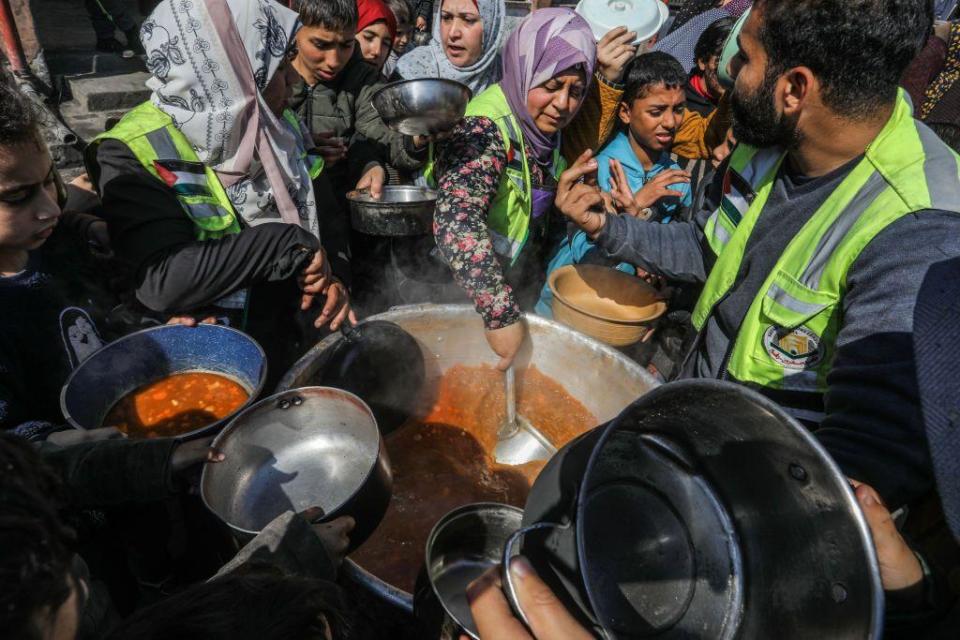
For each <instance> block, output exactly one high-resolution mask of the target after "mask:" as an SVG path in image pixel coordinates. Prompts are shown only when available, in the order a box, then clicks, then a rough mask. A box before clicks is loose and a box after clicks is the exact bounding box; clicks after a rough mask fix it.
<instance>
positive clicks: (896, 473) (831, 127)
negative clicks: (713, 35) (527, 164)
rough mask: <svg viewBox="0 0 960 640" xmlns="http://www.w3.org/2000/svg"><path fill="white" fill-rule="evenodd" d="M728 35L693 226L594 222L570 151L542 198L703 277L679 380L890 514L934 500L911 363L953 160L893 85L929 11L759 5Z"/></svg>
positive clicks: (954, 227) (949, 205) (907, 0)
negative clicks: (869, 490)
mask: <svg viewBox="0 0 960 640" xmlns="http://www.w3.org/2000/svg"><path fill="white" fill-rule="evenodd" d="M753 7H754V8H753V13H752V15H750V17H749V19H748V20H747V22H746V23H745V25H744V28H743V30H742V32H741V33H740V37H739V44H740V53H739V54H738V56H737V58H736V59H735V60H734V65H735V67H739V73H738V75H737V79H736V85H735V87H734V89H733V96H732V100H733V106H734V113H735V127H734V133H735V136H736V138H737V140H739V141H740V145H739V146H738V147H737V148H736V149H735V150H734V152H733V153H732V155H731V156H730V158H729V159H728V161H727V163H726V164H725V165H723V166H721V167H720V170H719V171H718V172H717V178H716V180H715V181H714V183H713V184H712V185H711V188H710V189H709V190H708V191H709V193H708V194H707V197H706V198H705V204H704V207H703V208H702V210H700V211H699V212H698V213H696V215H695V216H694V219H693V220H692V221H691V222H689V223H686V224H684V223H678V224H670V225H661V224H648V223H646V222H643V221H641V220H637V219H634V218H632V217H630V216H617V215H606V214H605V213H603V207H602V204H601V199H600V195H599V193H598V192H597V190H596V188H595V187H591V186H589V185H588V184H586V183H578V181H579V179H580V178H581V177H582V176H586V175H587V174H590V173H592V172H594V171H596V163H595V161H594V160H592V159H591V158H590V157H589V154H588V153H585V154H584V155H583V156H581V158H580V159H579V160H578V162H577V163H576V164H575V165H574V166H573V167H571V169H570V170H568V171H567V172H566V174H565V175H564V176H562V177H561V180H560V184H559V188H558V193H557V200H556V204H557V207H558V208H559V209H560V210H561V211H562V212H563V213H564V214H565V215H567V216H569V217H570V218H572V219H573V220H574V221H575V222H577V223H578V224H579V225H580V226H581V227H582V228H583V229H584V230H585V231H587V233H589V234H590V235H591V237H592V238H593V239H595V241H596V243H597V244H598V245H599V246H600V247H601V248H603V249H604V250H605V251H606V253H607V254H609V256H610V257H611V258H613V259H616V260H621V261H626V262H630V263H633V264H637V265H638V266H639V267H640V268H642V269H645V270H647V271H650V272H653V273H656V274H659V275H662V276H665V277H666V278H668V279H671V280H678V281H683V282H702V283H704V289H703V293H702V295H701V296H700V299H699V300H698V302H697V305H696V307H695V309H694V312H693V317H692V320H693V324H694V326H695V328H696V329H697V337H696V341H695V343H694V344H693V345H692V348H691V351H690V354H689V356H688V357H687V359H686V361H685V362H684V364H683V367H682V371H681V376H683V377H705V378H717V379H723V380H733V381H736V382H740V383H743V384H745V385H747V386H749V387H752V388H755V389H758V390H760V391H761V392H762V393H764V394H766V395H767V396H768V397H771V398H772V399H774V400H775V401H777V402H778V403H780V404H781V406H783V407H784V408H785V409H787V410H788V411H790V412H791V413H792V414H793V415H795V416H796V417H797V418H799V419H801V420H803V421H804V422H805V423H806V424H807V425H808V426H810V427H811V428H812V429H814V430H815V431H816V435H817V437H818V438H819V439H820V441H821V442H822V443H823V444H824V445H825V446H826V448H827V449H828V450H829V452H830V453H831V454H832V455H833V457H834V458H835V460H836V461H837V462H838V463H839V465H840V467H841V468H842V469H843V471H844V472H845V473H846V474H847V475H848V476H849V477H851V478H854V479H857V480H860V481H862V482H866V483H869V484H871V485H873V486H874V487H875V488H876V489H877V490H878V491H879V492H880V495H882V496H883V498H884V499H885V500H886V502H887V504H889V505H891V506H892V508H896V507H897V506H900V505H902V504H905V503H907V502H910V501H912V500H914V499H916V498H918V497H919V496H921V495H923V494H924V493H926V492H927V491H928V490H929V489H930V488H931V486H932V477H931V468H930V462H929V458H928V454H927V452H926V450H925V437H924V431H923V426H922V422H921V415H920V404H919V401H918V392H917V384H916V379H915V364H914V359H913V353H912V349H911V332H912V330H913V320H912V318H913V308H914V306H915V301H916V297H917V289H918V287H919V286H920V283H921V282H922V281H923V277H924V274H925V273H926V272H927V270H928V268H929V267H930V265H932V264H934V263H936V262H940V261H942V260H945V259H949V258H953V257H957V256H960V213H958V212H960V180H958V156H957V155H956V154H954V153H953V152H952V151H951V150H950V149H949V148H947V147H946V145H944V144H943V143H942V142H941V141H940V140H939V139H938V138H937V137H936V136H935V135H934V134H933V133H932V132H931V131H930V130H929V129H928V128H927V127H926V126H925V125H923V124H921V123H919V122H917V121H915V120H914V119H913V117H912V113H911V107H910V104H909V103H908V101H907V100H906V99H905V98H904V97H903V94H902V93H900V92H898V88H897V82H898V80H899V78H900V76H901V74H902V72H903V70H904V69H905V68H906V66H907V65H908V64H909V62H910V60H911V59H912V58H913V56H914V55H915V54H916V52H917V51H918V50H919V48H920V46H921V44H922V43H923V41H924V39H925V38H926V36H927V34H928V33H929V32H930V29H931V25H932V21H933V12H932V7H931V3H930V2H928V1H927V0H757V2H755V3H754V5H753Z"/></svg>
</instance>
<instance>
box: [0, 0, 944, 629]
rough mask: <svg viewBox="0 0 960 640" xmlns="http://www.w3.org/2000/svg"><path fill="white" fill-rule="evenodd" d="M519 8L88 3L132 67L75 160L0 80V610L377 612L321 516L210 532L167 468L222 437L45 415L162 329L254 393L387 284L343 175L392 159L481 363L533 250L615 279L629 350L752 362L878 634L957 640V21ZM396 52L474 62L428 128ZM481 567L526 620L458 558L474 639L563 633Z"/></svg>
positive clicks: (794, 7)
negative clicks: (600, 18)
mask: <svg viewBox="0 0 960 640" xmlns="http://www.w3.org/2000/svg"><path fill="white" fill-rule="evenodd" d="M649 1H650V2H654V1H659V0H649ZM108 4H109V5H112V4H115V2H112V3H108ZM537 4H538V6H539V8H537V9H536V10H535V11H533V12H532V13H530V14H529V15H528V16H526V17H524V18H523V19H522V20H519V21H512V20H511V19H510V17H509V16H508V15H507V6H506V4H505V2H504V0H435V1H434V2H432V3H431V2H416V3H413V2H410V1H409V0H386V1H385V0H293V1H292V2H277V1H275V0H256V1H247V0H162V1H161V2H159V3H158V4H157V5H156V6H155V8H153V10H152V11H151V12H150V14H149V16H147V17H146V18H145V19H144V21H143V23H142V24H141V25H140V27H139V38H137V39H136V41H133V39H134V37H135V36H136V35H137V34H136V28H135V25H134V24H133V22H132V21H130V20H129V19H127V18H124V20H122V21H114V20H110V21H109V23H108V22H105V21H104V18H103V16H102V15H100V16H99V21H100V23H99V24H100V26H99V27H98V31H97V33H98V45H97V46H98V48H99V49H101V50H103V51H109V52H115V51H119V50H122V49H125V48H133V49H135V51H136V52H141V51H142V54H143V57H144V60H145V63H146V66H147V69H148V71H149V72H150V74H151V78H150V80H149V81H148V87H149V89H150V90H151V91H152V94H151V96H150V99H149V100H147V101H146V102H144V103H142V104H140V105H139V106H137V107H136V108H134V109H132V110H130V111H129V112H127V113H126V114H125V115H124V116H123V117H122V118H121V119H120V120H119V121H118V122H116V123H115V124H113V126H111V127H110V128H109V129H108V130H106V131H104V132H103V133H102V134H100V135H99V136H97V137H96V138H95V139H94V140H92V141H90V143H89V144H88V145H87V146H86V149H85V152H84V160H85V168H86V171H85V173H83V174H82V175H81V176H80V177H78V178H76V179H75V180H73V181H72V182H69V183H65V182H64V181H63V180H62V179H61V177H60V175H59V173H58V170H57V167H56V165H55V163H54V161H53V159H52V158H51V155H50V153H49V151H48V150H47V148H46V147H45V145H44V143H43V137H42V133H41V131H40V128H39V127H40V124H39V121H38V118H37V115H36V114H35V112H34V109H33V107H32V106H31V103H30V102H29V100H27V99H26V98H25V97H24V96H23V95H22V94H21V93H20V92H19V91H18V89H17V87H16V84H15V83H14V82H13V80H12V79H11V78H6V77H5V78H3V80H2V82H0V310H2V311H0V430H2V431H3V433H2V434H0V635H3V636H4V637H11V638H21V637H22V638H57V639H61V638H62V639H68V638H94V637H109V638H117V639H120V638H201V637H203V638H228V637H229V638H231V639H233V638H258V639H262V638H300V637H310V638H313V637H316V638H325V639H333V638H352V637H378V636H377V635H376V631H372V632H370V631H367V632H364V631H363V630H362V629H360V628H359V626H358V624H357V623H356V620H355V619H354V617H355V616H354V608H355V605H354V604H353V603H352V602H351V601H350V599H349V598H347V597H345V595H344V593H343V592H342V591H341V590H340V588H339V587H338V586H337V585H336V584H335V578H336V573H337V568H338V566H339V564H340V562H341V561H342V559H343V555H344V553H345V551H346V549H347V546H348V539H349V533H350V530H351V529H352V527H353V526H354V523H353V522H352V521H351V520H350V519H349V518H342V519H338V520H334V521H333V522H330V523H327V524H322V525H321V524H313V523H312V522H313V520H314V519H315V517H316V515H317V514H315V513H312V512H310V511H307V512H304V513H301V514H295V513H287V514H284V515H282V516H280V517H279V518H277V519H276V520H275V521H274V522H273V523H271V524H270V525H269V526H268V527H267V528H266V529H264V530H263V531H262V532H261V533H260V534H259V535H258V536H256V537H255V538H254V539H253V540H252V541H250V542H248V543H247V544H246V545H245V546H243V547H242V548H239V549H238V548H236V546H235V545H234V546H231V545H224V544H221V543H222V541H221V540H217V534H216V532H214V531H212V530H210V529H209V528H204V527H203V526H201V525H198V524H196V522H197V520H198V518H196V513H195V512H196V511H197V509H198V505H197V501H196V497H195V496H193V495H191V492H192V491H193V490H194V489H195V485H196V475H197V470H198V468H199V466H200V465H203V464H218V463H219V462H221V461H222V460H223V454H221V453H219V452H218V451H216V450H214V449H212V448H211V447H210V440H209V439H200V440H192V441H186V442H182V441H180V440H176V439H170V438H157V439H150V440H132V439H127V438H124V437H122V434H120V433H119V432H117V431H116V429H113V428H110V427H105V428H103V429H98V430H93V431H86V432H84V431H78V430H74V429H71V428H69V427H68V426H67V424H66V422H67V421H66V420H65V418H64V416H63V414H62V413H61V409H60V401H59V398H60V390H61V388H62V386H63V384H64V382H65V381H66V380H67V378H68V376H69V374H70V372H71V370H72V369H73V368H75V367H76V366H77V365H78V364H79V363H80V362H82V361H83V360H84V359H85V358H86V357H87V356H89V355H90V354H91V353H93V352H95V351H96V350H97V349H98V348H100V347H101V346H102V345H104V344H106V343H108V342H109V341H111V340H113V339H115V338H117V337H120V336H122V335H125V334H127V333H130V332H132V331H134V330H137V329H139V328H142V327H144V326H150V325H156V324H162V323H178V324H186V325H195V324H197V323H199V322H217V323H223V324H229V325H231V326H234V327H237V328H240V329H242V330H243V331H245V332H247V333H248V334H250V335H251V336H253V337H254V338H255V339H256V340H257V341H258V342H259V343H260V344H261V345H262V346H263V348H264V351H265V352H266V355H267V359H268V362H269V372H270V378H269V379H268V382H267V386H266V389H267V390H270V389H272V388H273V387H274V386H275V384H276V382H277V380H278V379H279V377H280V376H281V375H282V374H283V373H284V372H285V371H286V370H287V369H288V368H289V367H290V366H291V365H292V364H293V362H295V361H296V359H297V358H299V357H300V356H301V355H302V354H303V353H304V352H305V351H306V350H307V349H309V348H310V347H311V346H313V345H314V344H315V343H316V342H317V341H318V340H319V339H321V338H322V337H323V336H325V335H326V334H327V333H329V332H332V331H337V330H340V329H341V328H345V327H349V326H351V325H355V324H357V323H358V321H360V320H362V318H363V317H364V316H365V315H368V314H370V313H373V312H376V311H378V310H380V308H381V307H380V306H382V305H383V304H384V301H385V300H389V299H390V298H389V295H385V294H384V289H385V288H386V285H385V283H384V282H383V278H384V273H385V271H384V267H383V265H382V264H380V262H382V259H383V256H382V253H381V251H380V248H381V247H380V246H379V245H378V244H377V242H376V240H375V239H373V238H370V237H365V236H363V235H362V234H358V233H356V232H354V231H352V229H351V226H350V218H349V208H348V200H347V194H348V192H350V191H353V190H366V191H369V192H370V194H371V195H372V196H373V197H374V198H377V197H379V196H380V194H381V193H382V192H383V189H384V187H385V186H386V185H389V184H396V183H409V184H420V185H426V186H429V187H432V188H434V189H435V190H436V193H437V201H436V209H435V212H434V219H433V234H432V237H426V238H425V239H422V240H423V241H421V242H418V243H417V244H415V245H405V246H406V247H407V248H408V249H409V248H410V247H414V246H415V247H416V248H417V250H418V251H421V250H422V251H423V252H424V254H429V255H430V256H432V258H433V259H434V260H437V261H439V262H440V263H441V264H442V265H444V268H445V270H446V273H447V278H448V281H449V288H448V289H452V290H453V291H455V297H459V299H461V300H462V301H463V302H468V303H472V304H473V306H474V308H475V309H476V312H477V314H478V315H479V316H480V318H481V319H482V325H483V328H484V332H483V335H484V337H485V339H486V342H487V344H488V345H489V348H490V349H491V351H492V352H493V354H495V357H496V358H497V359H498V365H497V366H498V367H499V368H501V369H504V370H505V369H507V368H508V367H510V366H511V365H512V363H513V361H514V359H515V358H516V356H517V354H518V352H519V351H520V348H521V346H522V345H523V344H524V341H525V340H526V338H527V333H526V325H525V323H524V321H523V317H524V314H532V313H537V314H539V315H542V316H546V317H550V316H551V315H552V312H551V305H552V294H551V291H550V288H549V287H548V286H546V284H545V283H546V279H547V276H548V274H549V273H551V272H552V271H554V270H556V269H558V268H560V267H563V266H565V265H571V264H598V265H603V266H606V267H608V268H611V269H618V270H620V271H623V272H626V273H629V274H632V275H635V276H637V277H640V278H644V279H645V280H646V281H647V282H649V283H651V284H652V285H653V286H655V287H657V288H658V289H659V290H660V292H661V293H662V295H663V296H664V297H665V298H667V299H668V300H669V308H670V313H669V314H668V316H667V317H666V318H664V319H663V320H662V321H661V322H662V326H663V328H664V329H666V328H667V327H672V329H673V331H672V332H671V331H667V330H664V331H662V333H663V334H664V335H679V336H681V337H682V342H683V343H684V348H683V349H682V353H680V352H677V353H674V352H673V351H671V350H670V349H668V348H667V346H666V345H664V346H662V350H663V351H664V352H666V353H668V357H667V358H666V361H667V362H666V364H664V362H663V361H656V362H655V363H653V364H651V365H650V369H651V371H652V372H653V373H655V374H657V375H660V376H661V377H663V378H668V379H669V378H714V379H721V380H730V381H733V382H737V383H740V384H743V385H746V386H748V387H750V388H753V389H756V390H759V391H760V392H762V393H763V394H765V395H767V396H768V397H770V398H771V399H773V400H774V401H775V402H777V403H778V404H779V405H780V406H781V407H783V408H784V409H785V410H786V411H788V412H789V413H791V414H792V415H793V416H794V417H796V418H797V419H798V420H799V421H800V422H801V423H802V424H804V425H805V426H806V427H808V428H809V429H810V430H811V431H812V432H813V433H814V434H815V435H816V437H817V439H818V440H819V441H820V442H821V443H822V444H823V445H824V447H825V449H826V450H827V451H828V453H829V454H830V455H831V456H832V457H833V459H834V460H835V461H836V463H837V464H838V466H839V467H840V469H841V470H842V471H843V473H844V474H845V475H846V476H847V477H848V478H850V480H851V482H852V485H853V487H854V489H855V495H856V497H857V499H858V501H859V503H860V506H861V508H862V510H863V513H864V515H865V517H866V520H867V522H868V524H869V526H870V530H871V533H872V535H873V540H874V543H875V546H876V550H877V555H878V558H879V562H880V570H881V577H882V581H883V587H884V590H885V592H886V629H887V637H910V638H919V637H945V638H946V637H955V636H956V633H957V631H956V630H957V628H958V627H957V624H958V622H960V609H958V608H957V606H956V597H957V594H956V592H955V586H956V585H955V583H954V584H951V579H952V578H951V576H952V577H954V578H955V576H956V575H958V574H957V573H956V571H957V569H958V567H960V548H958V547H957V543H956V541H957V539H960V475H958V471H957V465H958V464H960V463H958V461H960V436H958V435H957V433H956V429H955V423H956V420H957V412H958V410H960V406H958V404H957V403H958V398H960V393H958V391H960V389H958V387H957V382H956V380H957V379H958V378H960V376H958V375H957V373H958V365H957V362H958V360H960V358H958V356H960V347H958V345H960V328H958V327H960V322H958V321H960V302H958V301H960V156H958V155H957V152H956V150H957V149H960V102H958V97H960V23H953V22H948V21H942V20H940V19H939V18H945V17H948V16H945V15H941V14H940V13H938V12H942V11H944V10H945V9H944V7H943V6H942V5H944V3H938V4H937V5H936V6H935V5H934V3H933V2H932V0H885V1H883V2H881V1H880V0H754V1H753V2H750V1H741V0H725V1H721V2H717V1H716V0H709V1H707V2H701V1H699V0H687V1H686V2H684V3H683V4H682V6H681V7H680V8H679V9H678V10H676V9H675V10H673V11H672V16H671V20H672V22H671V24H670V25H669V26H665V28H664V30H663V32H662V33H661V36H660V37H659V39H658V40H657V41H656V43H655V44H653V46H652V47H649V50H648V46H647V43H638V42H636V40H637V38H636V36H637V34H636V33H634V32H631V31H629V30H628V28H627V27H623V26H621V27H617V28H615V29H613V30H611V31H609V32H608V33H607V34H605V35H604V36H603V37H601V38H599V39H597V37H596V35H595V34H594V31H593V30H592V28H591V25H590V24H589V23H588V22H587V21H586V20H585V19H584V18H583V17H581V16H580V15H579V14H578V13H576V12H575V11H573V10H572V9H569V8H559V7H558V8H550V7H544V6H543V5H544V4H549V3H543V2H541V3H537ZM947 4H949V3H947ZM88 5H89V7H90V12H91V15H92V16H94V15H99V14H97V11H101V12H103V14H108V9H107V8H105V4H103V3H102V2H95V3H93V4H91V3H89V2H88ZM115 12H116V13H119V12H120V9H116V10H115ZM115 28H119V29H120V30H121V31H123V32H124V33H125V34H126V40H127V43H126V45H121V44H120V43H119V42H118V41H117V40H115V39H114V35H115V34H114V29H115ZM108 32H109V35H108ZM419 78H444V79H448V80H453V81H456V82H459V83H461V84H463V85H465V86H467V87H468V88H469V89H470V91H471V93H472V99H471V100H470V102H469V104H468V106H467V109H466V113H465V116H464V118H463V119H462V120H461V121H460V123H459V124H457V126H456V127H455V128H454V129H453V130H452V131H449V132H445V133H444V134H441V135H436V136H407V135H404V134H401V133H399V132H396V131H394V130H392V129H391V128H389V127H388V126H387V125H386V124H385V123H384V121H383V120H382V119H381V117H380V115H379V114H378V113H377V111H376V109H375V108H374V106H373V101H372V97H373V95H374V94H375V93H376V92H377V91H378V90H379V89H381V88H382V87H383V86H385V85H386V84H387V83H389V82H393V81H398V80H413V79H419ZM419 301H421V302H431V301H433V300H430V299H423V300H419ZM378 305H380V306H378ZM479 339H481V338H480V336H479V334H478V340H479ZM655 339H656V337H655ZM644 364H647V363H644ZM931 504H932V505H933V507H932V508H929V509H928V508H919V505H925V506H929V505H931ZM894 513H895V514H897V516H898V517H897V518H894V516H893V515H891V514H894ZM930 513H933V514H934V515H929V516H924V515H922V514H930ZM903 514H906V516H905V518H904V516H903ZM917 514H921V515H919V516H918V515H917ZM904 520H905V521H906V524H904ZM918 521H919V522H918ZM911 526H912V529H911ZM911 530H912V531H920V530H924V531H927V532H929V531H930V530H935V531H939V532H940V533H939V534H938V535H936V536H934V535H927V536H926V538H933V537H936V538H937V540H938V541H939V542H940V544H938V545H934V546H935V547H936V548H935V549H934V548H928V547H927V546H925V544H924V541H923V540H919V539H916V540H911V539H910V535H909V533H907V532H909V531H911ZM944 540H946V542H944ZM185 541H186V542H185ZM511 571H512V573H513V574H514V575H515V576H516V578H517V585H518V597H519V599H520V602H521V604H523V605H524V606H523V608H524V610H525V612H526V614H527V617H528V622H529V626H525V625H524V624H523V623H521V622H520V621H519V620H517V619H515V618H514V616H513V614H512V612H511V609H510V607H509V605H508V604H507V601H506V599H505V598H504V596H503V594H502V592H501V589H500V585H499V582H498V579H497V577H496V575H494V574H489V575H487V576H485V577H484V578H482V579H481V580H479V581H477V582H476V583H474V585H472V586H471V588H470V589H469V590H468V593H467V597H468V599H469V601H470V604H471V608H472V611H473V615H474V618H475V620H476V622H477V626H478V629H479V633H480V636H481V637H482V638H530V637H534V638H540V639H545V638H551V639H561V640H562V639H565V638H586V637H591V636H590V635H589V634H588V632H587V631H586V630H585V629H583V628H581V627H579V625H578V624H577V622H576V621H575V620H574V618H573V617H572V616H571V614H569V613H568V612H566V611H565V610H564V609H563V607H562V605H560V603H559V601H558V600H557V599H556V598H554V597H553V596H552V595H551V594H550V592H549V589H548V588H547V587H546V586H545V585H544V584H543V583H542V582H540V580H539V579H538V577H537V576H536V573H535V571H534V570H533V569H532V567H531V566H530V565H529V563H527V562H526V561H525V560H524V559H522V558H520V559H518V560H516V561H515V562H514V564H513V565H512V566H511ZM365 633H366V635H364V634H365Z"/></svg>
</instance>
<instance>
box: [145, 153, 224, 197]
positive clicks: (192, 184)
mask: <svg viewBox="0 0 960 640" xmlns="http://www.w3.org/2000/svg"><path fill="white" fill-rule="evenodd" d="M153 168H154V169H156V170H157V175H158V176H160V179H161V180H163V181H164V183H166V185H167V186H168V187H170V188H171V189H173V190H174V191H175V192H176V193H177V195H181V196H207V197H212V195H213V194H211V193H210V189H208V188H207V173H206V170H205V169H204V166H203V163H200V162H189V161H187V160H154V161H153Z"/></svg>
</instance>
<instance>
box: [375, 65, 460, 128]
mask: <svg viewBox="0 0 960 640" xmlns="http://www.w3.org/2000/svg"><path fill="white" fill-rule="evenodd" d="M471 97H472V93H471V91H470V89H469V88H468V87H466V86H465V85H462V84H460V83H459V82H455V81H453V80H445V79H442V78H417V79H414V80H401V81H400V82H392V83H390V84H388V85H387V86H385V87H383V88H382V89H380V90H379V91H377V92H376V93H375V94H373V108H374V109H376V110H377V113H379V114H380V117H381V118H382V119H383V121H384V122H385V123H386V125H387V126H388V127H390V128H391V129H393V130H394V131H399V132H400V133H402V134H404V135H408V136H429V135H434V134H437V133H446V132H447V131H450V130H451V129H453V127H454V126H456V124H457V123H458V122H460V119H461V118H463V114H464V112H465V111H466V110H467V103H468V102H470V98H471Z"/></svg>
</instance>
